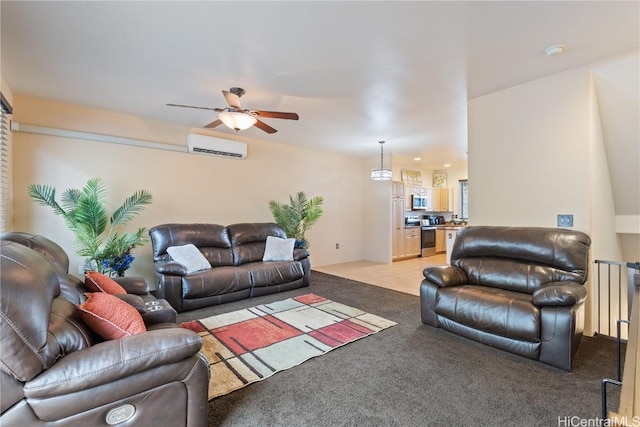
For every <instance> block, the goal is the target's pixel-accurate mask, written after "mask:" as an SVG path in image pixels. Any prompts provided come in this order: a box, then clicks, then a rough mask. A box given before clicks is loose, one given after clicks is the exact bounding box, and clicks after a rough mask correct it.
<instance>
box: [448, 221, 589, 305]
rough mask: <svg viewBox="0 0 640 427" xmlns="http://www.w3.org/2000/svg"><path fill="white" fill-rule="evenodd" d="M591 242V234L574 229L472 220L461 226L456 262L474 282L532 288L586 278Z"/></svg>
mask: <svg viewBox="0 0 640 427" xmlns="http://www.w3.org/2000/svg"><path fill="white" fill-rule="evenodd" d="M590 245H591V239H590V238H589V236H588V235H586V234H585V233H582V232H579V231H573V230H565V229H558V228H544V227H497V226H468V227H465V228H463V229H461V230H460V231H459V232H458V235H457V237H456V241H455V243H454V246H453V250H452V253H451V264H452V265H454V266H457V267H460V268H462V269H463V270H464V271H465V272H466V273H467V276H468V279H469V283H471V284H474V285H483V286H491V287H496V288H501V289H507V290H513V291H517V292H525V293H529V294H531V293H533V292H534V291H535V290H536V289H538V288H540V287H541V286H543V285H544V284H546V283H550V282H560V281H572V282H576V283H580V284H584V283H585V282H586V280H587V275H588V268H589V266H588V262H589V261H588V260H589V247H590Z"/></svg>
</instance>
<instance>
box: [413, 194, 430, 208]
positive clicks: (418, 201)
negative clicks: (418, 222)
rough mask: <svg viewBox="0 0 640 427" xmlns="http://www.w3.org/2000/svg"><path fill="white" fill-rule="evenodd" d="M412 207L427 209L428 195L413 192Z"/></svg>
mask: <svg viewBox="0 0 640 427" xmlns="http://www.w3.org/2000/svg"><path fill="white" fill-rule="evenodd" d="M411 208H412V209H413V210H419V209H427V196H422V195H420V194H412V195H411Z"/></svg>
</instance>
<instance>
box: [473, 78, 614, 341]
mask: <svg viewBox="0 0 640 427" xmlns="http://www.w3.org/2000/svg"><path fill="white" fill-rule="evenodd" d="M468 112H469V113H468V114H469V193H470V194H471V195H472V198H471V199H470V217H471V219H472V223H473V224H474V225H527V226H542V227H555V226H556V221H557V215H558V214H565V213H566V214H573V215H574V227H573V228H574V229H575V230H579V231H583V232H586V233H587V234H589V235H590V236H591V238H592V242H593V244H592V247H591V261H592V262H593V260H595V259H600V260H622V259H624V256H625V254H624V253H623V251H622V247H621V244H620V239H619V236H618V235H617V234H616V227H615V222H616V221H615V220H616V215H615V207H614V203H613V196H612V187H611V182H610V179H609V175H610V173H609V167H608V165H607V156H606V153H605V149H604V140H603V134H602V127H601V123H600V116H599V111H598V108H597V94H596V93H595V90H594V85H593V79H592V74H591V68H590V67H581V68H576V69H572V70H569V71H566V72H563V73H559V74H555V75H552V76H549V77H546V78H543V79H539V80H535V81H531V82H528V83H525V84H522V85H519V86H515V87H512V88H509V89H506V90H503V91H499V92H496V93H492V94H489V95H486V96H482V97H479V98H476V99H472V100H471V101H470V102H469V109H468ZM591 266H592V267H593V263H592V264H591ZM592 273H593V272H592ZM590 276H591V277H590V281H589V282H588V283H587V286H588V287H589V289H590V300H589V306H590V310H589V312H588V313H587V325H586V329H587V332H588V333H589V332H591V331H592V323H591V322H592V317H593V314H594V312H595V308H596V307H595V304H594V302H593V301H592V299H593V298H594V297H595V290H594V288H593V280H592V279H593V274H590Z"/></svg>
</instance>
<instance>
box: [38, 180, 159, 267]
mask: <svg viewBox="0 0 640 427" xmlns="http://www.w3.org/2000/svg"><path fill="white" fill-rule="evenodd" d="M28 194H29V196H30V197H31V198H33V199H34V200H35V201H36V202H37V203H38V204H40V205H43V206H49V207H50V208H52V209H53V212H54V213H55V214H56V215H60V216H62V217H63V218H64V221H65V224H66V225H67V227H68V228H69V230H71V231H72V232H73V234H74V236H75V242H74V244H75V246H76V253H77V254H78V255H79V256H82V257H85V258H87V259H89V260H90V261H93V262H95V266H96V268H97V269H98V270H99V271H101V272H103V273H108V272H110V270H113V271H116V272H117V273H118V274H119V275H122V274H124V270H126V269H127V268H128V267H129V264H130V262H131V260H132V259H133V257H131V256H128V257H127V259H129V262H128V263H126V264H125V265H124V266H123V265H122V264H118V265H117V266H114V260H118V259H120V260H123V259H125V255H127V254H129V252H130V251H131V250H132V249H133V248H135V247H138V246H142V245H144V244H146V243H147V242H148V241H149V239H148V236H147V229H146V228H144V227H141V228H138V230H137V231H136V232H135V233H130V232H126V233H121V234H118V231H117V229H116V228H117V227H119V226H124V225H125V224H126V223H127V222H129V221H130V220H132V219H133V218H134V217H135V216H136V215H138V214H139V213H140V212H142V211H143V210H144V209H145V206H146V205H148V204H150V203H151V202H152V199H153V198H152V195H151V193H149V192H148V191H146V190H138V191H136V192H135V193H134V194H133V195H131V196H129V197H127V199H126V200H125V201H124V203H123V204H122V205H121V206H120V207H119V208H118V209H116V210H115V211H114V212H113V214H112V215H111V216H110V217H109V215H108V214H107V210H106V208H105V198H106V194H107V191H106V187H105V185H104V182H103V181H102V180H101V179H100V178H92V179H90V180H89V181H87V183H86V184H85V186H84V188H82V189H81V190H78V189H74V188H69V189H67V190H65V191H64V193H62V196H61V198H60V203H58V202H57V201H56V189H55V188H53V187H51V186H49V185H40V184H31V185H30V186H29V190H28Z"/></svg>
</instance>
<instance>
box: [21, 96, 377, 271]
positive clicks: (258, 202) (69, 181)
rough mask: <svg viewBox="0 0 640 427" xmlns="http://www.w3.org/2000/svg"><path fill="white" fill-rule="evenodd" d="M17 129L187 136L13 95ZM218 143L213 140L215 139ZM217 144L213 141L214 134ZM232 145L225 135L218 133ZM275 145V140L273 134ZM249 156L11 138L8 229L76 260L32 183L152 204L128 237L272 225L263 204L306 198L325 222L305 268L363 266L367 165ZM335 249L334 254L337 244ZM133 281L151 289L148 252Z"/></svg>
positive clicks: (260, 152)
mask: <svg viewBox="0 0 640 427" xmlns="http://www.w3.org/2000/svg"><path fill="white" fill-rule="evenodd" d="M14 101H15V105H14V111H15V114H14V121H15V122H17V123H19V124H21V125H26V124H28V125H37V126H46V127H52V128H60V129H68V130H74V131H82V132H92V133H98V134H106V135H113V136H120V137H126V138H135V139H141V140H148V141H155V142H162V143H166V144H175V145H181V146H185V145H186V135H187V133H188V132H189V130H190V129H188V128H185V127H180V126H175V125H170V124H167V123H159V122H153V121H149V120H143V119H141V118H138V117H133V116H128V115H125V114H119V113H113V112H108V111H101V110H96V109H91V108H87V107H82V106H78V105H70V104H61V103H56V102H50V101H46V100H41V99H35V98H29V97H24V96H15V99H14ZM212 134H214V135H216V134H215V133H212ZM217 135H218V136H220V135H221V134H220V133H217ZM223 135H224V136H225V137H229V135H228V134H223ZM275 138H277V135H276V136H275ZM244 140H245V141H246V142H247V144H248V153H249V154H248V158H247V159H245V160H235V159H227V158H219V157H212V156H205V155H199V154H190V153H181V152H174V151H166V150H161V149H149V148H141V147H133V146H127V145H119V144H110V143H103V142H95V141H90V140H82V139H71V138H61V137H52V136H46V135H37V134H30V133H21V132H15V133H14V141H15V142H14V145H15V147H16V149H15V153H14V160H13V161H14V221H13V222H14V230H24V231H29V232H35V233H41V234H43V235H46V236H48V237H51V238H52V239H53V240H55V241H56V242H58V243H59V244H61V245H62V246H63V247H64V248H65V249H66V250H67V252H69V254H70V256H72V258H73V259H72V271H77V268H78V266H79V265H80V264H81V260H80V259H78V258H77V257H75V256H74V250H73V245H72V241H73V237H72V235H71V233H70V232H69V231H68V230H67V229H66V227H65V226H64V223H63V221H62V219H61V218H59V217H57V216H55V215H54V214H53V212H52V211H51V210H50V209H48V208H46V207H42V206H39V205H37V204H36V203H35V202H33V201H32V200H31V199H30V198H29V197H28V196H27V187H28V185H29V184H32V183H38V184H49V185H52V186H54V187H56V189H58V191H59V192H62V191H63V190H65V189H67V188H70V187H71V188H81V187H82V186H83V185H84V183H85V182H86V181H87V180H88V179H89V178H91V177H95V176H98V177H101V178H103V180H104V181H105V182H106V184H107V190H108V193H109V194H108V196H109V200H110V205H111V206H113V208H115V207H117V205H119V204H120V203H121V202H122V201H123V200H124V198H125V197H127V196H129V195H130V194H132V193H133V192H134V191H136V190H138V189H142V188H144V189H147V190H149V191H150V192H151V193H152V194H153V197H154V201H153V203H152V204H151V205H150V206H149V207H148V208H147V209H146V210H145V211H144V212H143V213H142V214H141V215H139V217H137V218H136V220H135V221H133V222H131V223H130V225H129V226H128V227H127V229H131V230H133V229H135V228H136V227H138V226H144V227H147V228H149V227H152V226H154V225H157V224H162V223H167V222H209V223H220V224H230V223H236V222H253V221H272V217H271V213H270V211H269V208H268V202H269V200H272V199H275V200H280V201H287V200H288V197H289V195H290V194H294V193H296V192H298V191H305V192H306V194H307V195H308V196H310V197H311V196H322V197H324V199H325V204H324V211H325V213H324V216H323V217H322V218H321V219H320V220H319V222H318V223H317V224H316V225H315V226H314V228H312V229H311V230H310V232H309V233H308V237H309V240H310V242H311V254H312V257H311V260H312V265H314V266H319V265H324V264H333V263H338V262H348V261H356V260H361V259H363V241H364V238H363V234H364V231H363V228H364V226H363V221H362V218H363V213H364V205H363V182H364V180H365V179H366V178H367V173H368V164H365V162H364V161H362V160H360V159H356V158H350V157H346V156H340V155H336V154H332V153H328V152H323V151H319V150H308V149H302V148H292V147H290V146H285V145H283V144H279V143H277V139H272V140H266V138H265V140H248V139H244ZM336 243H340V249H339V250H336V249H335V244H336ZM134 255H136V257H137V260H136V262H135V263H134V267H132V270H131V273H132V274H139V275H143V276H145V277H147V278H148V279H149V280H151V282H152V283H153V269H152V260H151V246H150V245H147V246H146V247H143V248H139V249H136V250H134Z"/></svg>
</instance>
